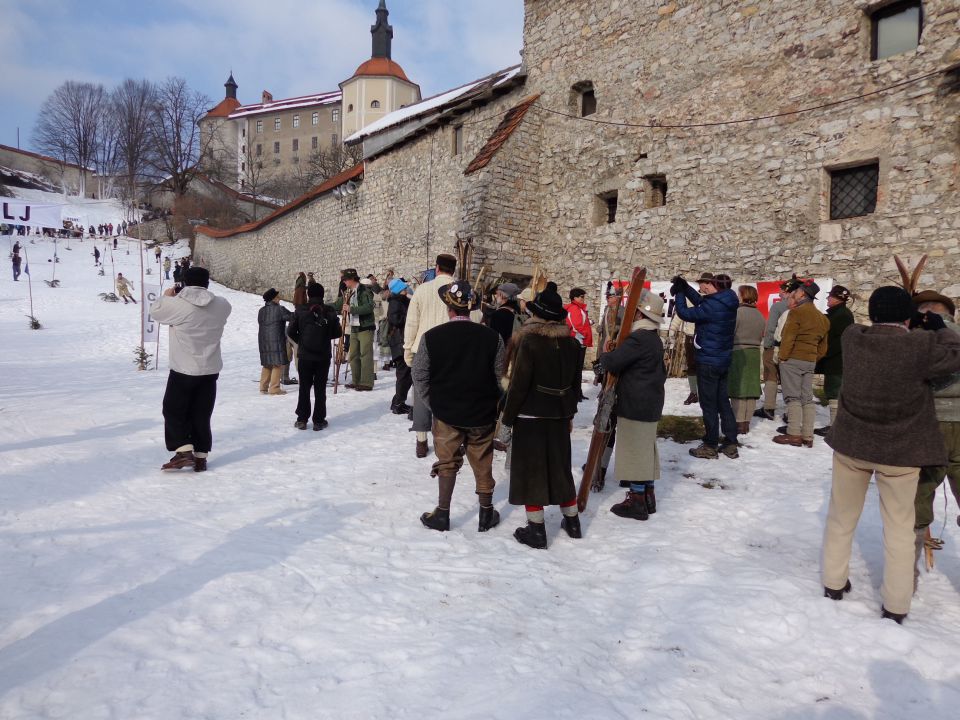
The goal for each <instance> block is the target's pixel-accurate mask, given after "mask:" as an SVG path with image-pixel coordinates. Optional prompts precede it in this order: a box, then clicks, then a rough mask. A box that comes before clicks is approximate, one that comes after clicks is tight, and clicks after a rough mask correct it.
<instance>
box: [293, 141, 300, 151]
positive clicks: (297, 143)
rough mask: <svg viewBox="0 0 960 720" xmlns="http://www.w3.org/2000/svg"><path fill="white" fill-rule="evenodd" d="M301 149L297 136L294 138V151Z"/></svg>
mask: <svg viewBox="0 0 960 720" xmlns="http://www.w3.org/2000/svg"><path fill="white" fill-rule="evenodd" d="M299 149H300V141H299V140H298V139H297V138H294V139H293V151H294V152H297V150H299Z"/></svg>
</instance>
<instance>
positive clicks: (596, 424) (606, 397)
mask: <svg viewBox="0 0 960 720" xmlns="http://www.w3.org/2000/svg"><path fill="white" fill-rule="evenodd" d="M646 279H647V269H646V268H639V267H638V268H634V270H633V276H632V277H631V278H630V289H629V291H628V292H629V294H628V295H627V306H626V309H625V310H624V313H623V322H622V323H621V324H620V331H619V332H618V333H617V340H616V342H615V343H614V348H618V347H620V346H621V345H622V344H623V343H624V341H626V339H627V338H628V337H629V336H630V328H631V327H632V326H633V317H634V315H636V313H637V307H638V306H639V305H640V295H642V294H643V283H644V282H645V281H646ZM616 386H617V376H616V375H614V374H613V373H612V372H608V373H607V377H606V379H605V380H604V383H603V390H601V391H600V397H599V398H598V399H597V414H596V415H595V416H594V418H593V437H591V438H590V451H589V452H588V453H587V464H586V466H585V467H584V469H583V479H582V480H580V489H579V491H578V492H577V507H578V508H579V509H580V512H583V511H584V510H586V508H587V498H588V497H589V496H590V489H591V486H592V485H593V483H594V480H595V479H596V477H597V476H598V475H599V472H600V460H601V458H602V457H603V451H604V449H605V448H606V447H607V442H608V441H609V440H610V431H611V428H610V417H611V415H612V414H613V404H614V401H615V399H616V397H615V394H614V391H615V390H616Z"/></svg>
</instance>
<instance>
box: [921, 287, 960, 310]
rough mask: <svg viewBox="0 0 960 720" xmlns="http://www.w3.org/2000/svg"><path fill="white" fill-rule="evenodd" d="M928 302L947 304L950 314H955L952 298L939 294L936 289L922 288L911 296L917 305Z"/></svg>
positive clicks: (955, 307) (955, 308)
mask: <svg viewBox="0 0 960 720" xmlns="http://www.w3.org/2000/svg"><path fill="white" fill-rule="evenodd" d="M928 302H935V303H942V304H943V305H946V306H947V310H949V311H950V314H951V315H956V314H957V306H956V304H955V303H954V302H953V300H951V299H950V298H948V297H947V296H946V295H941V294H940V293H938V292H937V291H936V290H924V291H922V292H918V293H917V294H916V295H914V296H913V304H914V305H916V306H918V307H919V306H920V305H923V304H924V303H928Z"/></svg>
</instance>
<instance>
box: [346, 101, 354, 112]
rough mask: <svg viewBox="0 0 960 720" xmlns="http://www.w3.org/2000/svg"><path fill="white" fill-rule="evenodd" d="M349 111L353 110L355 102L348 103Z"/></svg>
mask: <svg viewBox="0 0 960 720" xmlns="http://www.w3.org/2000/svg"><path fill="white" fill-rule="evenodd" d="M347 112H353V103H350V104H349V105H347Z"/></svg>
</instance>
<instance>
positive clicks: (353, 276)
mask: <svg viewBox="0 0 960 720" xmlns="http://www.w3.org/2000/svg"><path fill="white" fill-rule="evenodd" d="M340 279H341V280H356V281H357V282H360V276H359V275H358V274H357V271H356V270H354V269H353V268H347V269H346V270H344V271H343V272H342V273H340Z"/></svg>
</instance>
